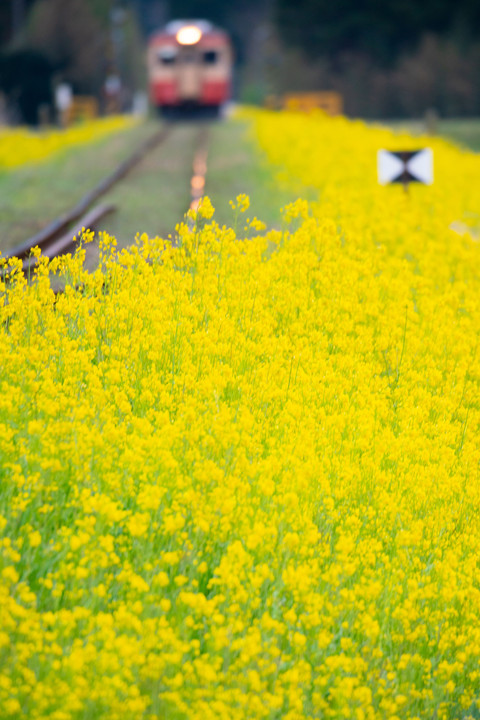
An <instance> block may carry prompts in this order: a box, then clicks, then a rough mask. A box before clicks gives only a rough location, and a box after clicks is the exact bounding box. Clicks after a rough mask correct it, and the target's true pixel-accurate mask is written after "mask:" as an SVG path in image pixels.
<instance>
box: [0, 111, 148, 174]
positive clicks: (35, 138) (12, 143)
mask: <svg viewBox="0 0 480 720" xmlns="http://www.w3.org/2000/svg"><path fill="white" fill-rule="evenodd" d="M135 122H136V120H135V119H134V118H132V117H129V116H127V115H116V116H113V117H109V118H101V119H98V120H90V121H88V122H85V123H81V124H79V125H73V126H72V127H70V128H68V129H67V130H54V129H49V130H38V131H34V130H28V129H27V128H15V129H12V128H6V127H5V128H0V172H2V170H3V171H4V170H10V169H12V168H16V167H19V166H20V165H26V164H28V163H38V162H42V161H44V160H48V159H49V158H51V157H52V156H53V155H55V154H56V153H58V152H60V151H63V150H66V149H68V148H71V147H75V146H78V145H85V144H87V143H91V142H94V141H95V140H100V139H101V138H103V137H105V136H106V135H110V134H111V133H114V132H118V131H119V130H124V129H126V128H128V127H131V126H132V125H133V123H135Z"/></svg>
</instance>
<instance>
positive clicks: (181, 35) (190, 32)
mask: <svg viewBox="0 0 480 720" xmlns="http://www.w3.org/2000/svg"><path fill="white" fill-rule="evenodd" d="M176 37H177V42H178V43H180V45H195V44H196V43H197V42H198V41H199V40H200V38H201V37H202V31H201V30H200V28H199V27H197V26H196V25H185V27H182V28H180V30H179V31H178V32H177V35H176Z"/></svg>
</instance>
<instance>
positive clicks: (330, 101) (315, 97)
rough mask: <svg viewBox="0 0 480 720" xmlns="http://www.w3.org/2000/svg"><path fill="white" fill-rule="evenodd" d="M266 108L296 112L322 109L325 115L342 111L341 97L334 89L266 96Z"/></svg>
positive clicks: (338, 113)
mask: <svg viewBox="0 0 480 720" xmlns="http://www.w3.org/2000/svg"><path fill="white" fill-rule="evenodd" d="M265 105H266V107H268V108H271V109H274V108H277V109H284V110H293V111H297V112H306V113H309V112H312V110H323V111H324V112H326V113H327V115H341V114H342V113H343V98H342V96H341V95H340V93H337V92H334V91H330V90H328V91H322V92H301V93H287V94H286V95H284V96H283V97H281V98H277V97H273V96H271V95H270V96H268V98H266V101H265Z"/></svg>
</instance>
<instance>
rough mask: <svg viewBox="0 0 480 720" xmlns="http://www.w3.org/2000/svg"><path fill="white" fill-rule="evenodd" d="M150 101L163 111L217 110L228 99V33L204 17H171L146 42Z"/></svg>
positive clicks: (230, 66)
mask: <svg viewBox="0 0 480 720" xmlns="http://www.w3.org/2000/svg"><path fill="white" fill-rule="evenodd" d="M148 80H149V92H150V101H151V102H152V104H153V105H154V106H155V107H156V108H158V109H159V110H160V111H162V113H163V114H165V115H171V114H172V113H173V112H175V111H179V110H195V109H199V110H202V109H203V110H209V111H210V112H211V113H212V114H218V113H219V111H220V109H221V107H222V106H223V105H224V104H225V103H226V102H227V100H229V98H230V93H231V85H232V46H231V43H230V38H229V36H228V34H227V33H226V32H225V31H223V30H221V29H220V28H217V27H215V26H214V25H212V24H211V23H209V22H207V21H206V20H195V21H184V20H174V21H172V22H170V23H168V25H166V27H165V28H164V29H163V30H161V31H160V32H158V33H155V34H154V35H153V36H152V37H151V38H150V41H149V45H148Z"/></svg>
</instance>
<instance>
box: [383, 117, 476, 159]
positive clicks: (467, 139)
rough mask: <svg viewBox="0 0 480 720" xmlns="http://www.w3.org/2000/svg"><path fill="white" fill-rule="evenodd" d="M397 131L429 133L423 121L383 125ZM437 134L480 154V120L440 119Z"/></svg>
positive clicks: (419, 133)
mask: <svg viewBox="0 0 480 720" xmlns="http://www.w3.org/2000/svg"><path fill="white" fill-rule="evenodd" d="M383 124H385V125H388V126H389V127H392V128H393V129H395V130H402V129H404V130H406V131H407V132H410V133H412V134H414V135H422V134H424V133H426V132H427V127H426V123H425V121H423V120H396V121H392V122H385V123H383ZM436 134H437V135H441V136H442V137H446V138H448V139H449V140H453V141H454V142H455V143H457V144H459V145H462V146H464V147H466V148H468V149H470V150H473V151H474V152H480V118H461V119H449V120H442V119H439V120H438V121H437V123H436Z"/></svg>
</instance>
